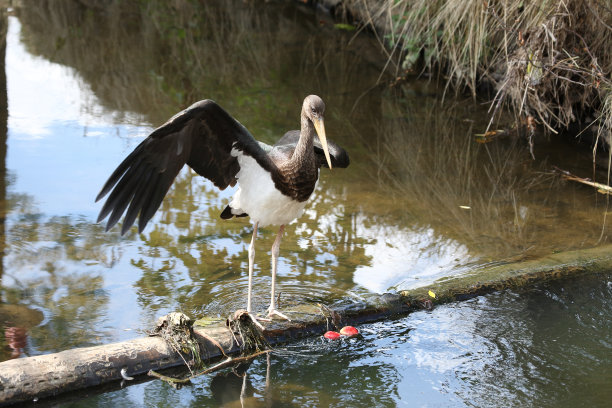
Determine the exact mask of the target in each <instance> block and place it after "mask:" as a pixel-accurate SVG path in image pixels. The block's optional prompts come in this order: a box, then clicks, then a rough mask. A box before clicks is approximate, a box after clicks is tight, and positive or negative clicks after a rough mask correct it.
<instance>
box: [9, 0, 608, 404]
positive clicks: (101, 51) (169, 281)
mask: <svg viewBox="0 0 612 408" xmlns="http://www.w3.org/2000/svg"><path fill="white" fill-rule="evenodd" d="M92 4H93V3H92ZM126 7H128V8H130V9H128V10H124V9H121V7H120V6H116V5H115V6H111V7H108V8H107V9H106V10H105V11H104V12H101V11H99V10H96V9H85V8H84V7H83V6H80V5H79V3H75V4H71V3H61V4H55V5H54V4H53V3H51V2H50V3H47V2H42V1H36V2H27V1H24V2H23V6H22V7H21V8H19V9H17V10H16V11H15V13H13V14H14V15H11V16H9V17H8V18H6V19H5V20H4V22H5V24H7V25H8V34H7V40H6V50H7V51H6V89H7V91H6V100H7V101H8V119H5V120H4V123H5V126H6V127H7V128H8V131H7V132H6V135H7V138H6V140H5V141H6V143H5V145H6V151H7V152H6V159H5V165H4V168H3V177H2V182H3V185H2V186H0V187H2V188H0V190H1V191H2V194H3V195H2V196H1V197H0V198H1V200H0V204H2V212H3V214H4V234H3V235H2V238H3V239H2V247H3V249H4V251H3V260H2V265H3V268H2V271H1V273H0V278H1V286H0V300H1V301H0V317H1V318H2V321H3V323H2V325H3V327H4V334H3V335H4V337H0V345H1V346H2V347H1V348H0V360H4V359H7V358H10V357H11V356H13V357H14V356H16V355H19V354H21V355H22V356H25V355H36V354H42V353H49V352H54V351H60V350H65V349H68V348H71V347H77V346H87V345H92V344H103V343H107V342H111V341H118V340H124V339H129V338H133V337H137V336H139V335H141V334H142V332H143V331H144V330H146V329H148V328H149V327H151V325H152V322H153V321H154V320H155V319H156V318H157V317H158V316H160V315H163V314H164V313H166V312H169V311H175V310H181V311H184V312H186V313H187V314H189V315H192V316H203V315H207V316H223V317H224V316H226V315H227V314H228V313H229V312H230V311H233V310H235V309H237V308H240V307H244V304H243V303H244V299H245V297H246V281H247V276H246V264H247V253H246V248H247V244H248V242H249V240H250V234H251V226H250V224H249V223H248V221H246V220H244V219H240V220H234V221H229V222H227V221H222V220H220V219H219V218H218V214H219V213H220V212H221V211H222V209H223V208H224V206H225V204H226V203H227V202H228V200H229V197H230V196H231V194H232V191H230V190H226V191H223V192H218V191H217V190H216V189H215V188H214V187H213V186H212V184H210V183H208V182H207V181H205V180H202V179H201V178H199V177H197V176H195V175H194V174H193V173H192V172H190V171H188V170H185V171H183V172H182V173H181V174H180V175H179V177H178V179H177V182H176V184H175V186H174V188H173V189H172V190H171V192H170V193H169V196H168V197H167V199H166V200H165V202H164V203H163V204H162V207H161V209H160V211H158V213H157V214H156V216H155V217H154V219H153V220H152V223H151V224H150V225H149V226H148V228H147V230H145V232H144V233H143V234H141V235H139V234H137V233H136V232H135V231H131V232H130V233H129V234H128V235H126V236H125V237H123V238H122V237H120V236H119V233H118V231H116V230H111V231H110V232H108V233H105V232H104V227H103V225H98V224H95V219H96V216H97V212H98V211H99V209H100V206H101V205H100V204H95V203H94V202H93V199H94V197H95V196H96V194H97V192H98V190H99V188H100V187H101V186H102V184H103V183H104V181H105V180H106V177H108V175H109V174H110V173H111V172H112V170H113V169H114V167H115V166H116V165H117V164H118V163H119V161H120V160H121V159H122V158H123V157H124V156H125V155H127V154H128V153H129V152H130V151H131V149H133V148H134V147H135V146H136V145H137V144H138V143H139V142H140V141H141V140H142V139H143V138H144V137H146V135H147V134H148V133H149V132H150V131H151V130H152V129H153V128H155V127H156V126H158V125H159V124H161V123H163V122H164V121H165V120H166V119H167V118H169V117H170V116H171V115H172V114H174V113H175V112H176V111H177V110H178V109H180V108H183V107H185V106H187V105H189V104H190V103H192V102H194V101H196V100H198V99H202V98H206V97H209V98H213V99H215V100H216V101H217V102H218V103H220V104H221V105H222V106H224V107H225V108H226V109H227V110H228V111H229V112H230V113H232V114H233V115H234V116H235V117H236V118H238V119H239V120H240V121H241V122H242V123H243V124H244V125H245V126H247V128H249V130H250V131H251V132H252V133H253V134H254V135H256V137H258V138H259V139H261V140H262V141H264V142H268V143H271V142H273V141H274V140H275V139H277V138H278V137H279V136H280V135H281V134H282V133H283V132H284V131H286V130H288V129H293V128H296V127H297V126H298V125H299V122H298V119H299V116H298V115H299V108H300V104H301V100H302V99H303V97H304V96H305V95H307V94H310V93H316V94H319V95H321V96H322V97H323V98H324V100H325V102H326V105H327V111H326V128H327V133H328V137H330V138H331V139H333V140H334V141H336V142H337V143H339V144H340V145H342V146H343V147H345V148H346V149H347V151H348V152H349V154H350V155H351V161H352V163H351V166H350V167H349V168H348V169H346V170H342V169H338V170H333V171H331V172H329V171H325V170H324V171H322V177H321V181H320V183H319V186H318V189H317V190H316V192H315V196H314V197H313V199H312V203H311V204H310V205H309V207H308V209H307V211H306V213H305V215H304V216H303V217H302V218H300V219H299V220H298V221H297V222H295V223H294V224H292V225H290V226H289V227H288V228H287V232H286V235H285V238H284V240H283V244H282V245H281V259H280V262H279V279H278V290H279V291H281V292H282V293H283V295H282V299H283V302H284V307H290V306H291V304H294V303H302V302H321V301H323V302H326V303H328V302H332V301H334V300H336V299H340V298H343V297H346V296H352V295H360V294H368V293H372V292H384V291H385V290H387V289H389V288H392V287H393V288H399V289H403V288H411V287H416V286H419V285H422V284H425V283H427V282H431V281H433V280H435V279H437V278H439V277H443V276H449V275H453V274H460V273H462V272H465V271H468V270H471V269H473V268H475V267H478V266H481V265H485V264H487V263H490V262H500V261H514V260H521V259H529V258H535V257H537V256H540V255H542V254H547V253H550V252H553V251H563V250H568V249H578V248H588V247H591V246H594V245H597V244H599V243H601V242H607V241H608V239H609V232H608V229H607V218H606V217H605V214H606V211H609V210H608V209H607V202H606V200H605V198H602V196H601V195H598V194H597V193H595V192H594V191H593V190H591V189H589V188H586V187H584V186H581V185H576V184H569V183H567V182H563V181H562V180H560V178H559V177H558V176H557V175H555V174H552V172H551V169H552V168H553V166H555V165H556V166H559V167H561V168H563V169H567V170H570V171H572V172H574V173H576V174H579V175H582V176H593V171H592V162H591V156H590V154H591V152H590V150H589V149H588V148H584V149H582V148H577V147H575V146H573V145H572V144H570V143H568V144H567V145H563V143H561V145H560V146H559V144H555V145H554V146H553V145H552V144H551V143H549V142H548V141H546V139H545V138H543V137H539V138H538V139H537V140H536V146H535V153H536V157H537V160H536V161H533V160H531V158H530V156H529V154H528V151H527V148H526V146H525V144H524V143H523V142H520V141H516V138H514V137H511V138H501V139H499V140H496V141H495V142H493V143H489V144H486V145H480V144H477V143H475V142H474V136H473V135H474V133H480V132H482V131H483V129H484V127H486V123H487V122H488V116H487V113H486V109H487V106H486V105H483V104H480V103H478V102H474V101H472V100H470V99H463V98H461V97H460V96H459V97H450V96H448V95H447V97H446V98H445V99H444V100H442V98H441V94H442V90H441V89H438V88H436V86H435V83H433V82H427V81H424V80H414V81H410V82H408V83H406V84H402V85H401V86H397V87H390V86H389V83H390V82H391V81H392V76H391V74H389V73H386V74H382V75H381V72H382V71H381V69H382V67H381V66H380V61H383V59H382V58H383V57H382V56H381V54H380V50H379V47H378V44H377V43H376V41H375V40H374V39H373V38H372V37H370V36H367V35H363V36H357V37H355V36H354V33H351V32H344V31H341V30H337V29H334V28H333V25H332V24H331V23H330V21H329V20H327V19H326V18H325V16H324V15H319V14H315V13H313V12H312V11H311V10H310V9H308V8H301V7H298V6H296V5H294V4H284V3H281V4H276V3H271V4H266V5H265V7H264V6H262V5H259V6H255V5H253V4H250V3H248V4H246V5H245V4H243V2H236V4H234V3H232V2H218V3H217V2H206V4H205V6H203V7H200V8H197V9H195V8H192V7H194V6H192V5H190V3H181V4H180V5H179V7H178V9H177V10H175V11H173V12H172V13H164V12H163V11H160V10H161V9H162V8H163V6H162V5H157V6H154V5H149V6H148V9H147V10H145V11H143V10H140V9H138V7H137V6H135V5H131V6H130V5H128V6H126ZM183 27H187V28H188V29H185V28H183ZM379 79H380V82H378V83H377V81H379ZM434 82H435V81H434ZM0 96H1V95H0ZM0 119H2V118H0ZM595 176H596V178H597V179H598V180H604V179H605V172H598V173H596V174H595ZM466 206H467V207H470V208H469V209H465V208H462V207H466ZM274 235H275V229H274V227H271V228H265V229H262V230H261V232H260V234H259V238H258V241H257V248H258V252H257V258H256V268H255V287H254V289H255V307H256V309H257V310H264V309H265V308H266V307H267V303H266V302H267V299H269V286H270V277H269V271H270V259H269V248H270V247H271V245H272V242H273V239H274ZM609 281H610V276H608V275H606V276H598V277H596V278H592V279H591V280H589V281H584V282H583V281H576V282H566V283H563V284H560V285H558V286H554V287H551V288H548V287H540V288H536V289H534V290H531V291H527V292H523V293H513V292H502V293H498V294H493V295H490V296H487V297H484V298H478V299H475V300H472V301H469V302H466V303H462V304H453V305H447V306H444V307H440V308H437V309H435V310H434V311H433V312H422V313H416V314H414V315H411V316H409V317H406V318H403V319H399V320H396V321H393V322H384V323H377V324H373V325H368V326H364V327H362V328H361V329H362V332H363V333H364V335H363V337H362V338H360V339H355V340H351V341H349V342H344V343H334V344H327V343H321V341H320V339H309V340H307V341H306V343H305V344H300V345H297V346H293V345H292V346H287V350H286V351H284V352H279V353H275V354H274V355H273V356H272V357H271V362H270V363H271V367H270V370H269V372H270V376H271V380H272V381H271V385H269V387H268V392H267V393H266V391H265V388H266V387H265V378H266V369H267V364H266V361H265V358H264V359H261V360H256V361H255V362H253V364H252V365H251V367H250V368H249V369H248V371H247V373H248V376H247V380H248V390H249V392H248V393H247V394H248V396H249V401H250V402H251V403H253V404H255V405H257V404H264V403H266V401H272V402H273V403H274V404H277V405H283V404H286V403H294V404H295V405H298V406H300V405H306V406H308V405H310V406H316V405H317V404H319V405H326V404H327V403H334V404H336V405H345V406H359V405H361V406H372V405H382V406H393V405H406V406H412V405H426V406H448V405H456V406H462V405H467V406H472V405H475V406H488V405H499V406H507V405H513V403H512V401H514V400H516V401H518V402H520V403H521V404H519V405H530V404H533V405H543V406H561V405H565V406H575V405H581V401H586V402H589V403H592V404H603V402H604V401H606V398H607V399H609V397H610V394H609V391H608V390H609V389H610V386H609V385H610V384H611V383H612V382H611V381H610V375H611V374H610V372H611V371H610V367H611V361H610V343H609V338H610V334H612V332H611V330H610V326H609V321H610V318H611V317H612V313H611V311H610V309H609V305H606V299H609V295H610V286H609V283H608V282H609ZM282 308H283V304H281V309H282ZM5 316H8V317H5ZM16 320H18V321H19V322H21V323H19V324H17V323H15V321H16ZM584 321H588V322H589V323H588V324H586V325H583V322H584ZM457 322H460V323H461V324H457ZM498 322H502V323H503V324H499V323H498ZM542 326H545V327H548V328H549V330H550V331H549V332H545V333H542V331H541V330H540V328H541V327H542ZM17 329H20V330H17ZM582 333H584V335H583V334H582ZM0 336H1V334H0ZM553 339H556V340H557V342H554V341H553ZM559 345H562V346H559ZM567 350H572V353H571V358H567V354H568V353H567ZM232 376H233V374H229V373H228V372H224V373H221V374H219V375H217V376H215V377H211V378H201V379H199V380H198V381H197V382H196V384H195V385H194V386H192V387H188V388H185V389H182V390H180V391H174V390H172V389H169V388H168V387H166V386H165V385H163V384H161V383H157V382H149V383H146V384H142V385H138V386H132V387H128V388H126V389H125V390H121V391H114V392H110V393H106V394H102V395H98V396H95V397H92V399H85V400H82V401H81V402H77V403H75V404H77V405H81V404H82V405H85V406H93V405H108V404H110V403H112V404H114V405H128V406H129V405H133V406H142V405H175V403H174V402H175V401H178V404H179V405H196V404H203V405H215V404H217V402H215V398H217V393H218V390H219V389H224V390H225V389H227V391H224V392H227V393H229V395H230V397H228V398H230V399H231V400H232V401H234V402H233V403H234V404H237V403H238V401H237V400H236V398H235V397H236V389H237V390H238V394H239V391H240V387H241V386H242V378H238V377H235V376H234V377H232ZM213 383H214V384H213ZM217 384H220V385H219V387H220V388H218V386H217ZM578 384H586V385H585V386H584V387H582V386H579V385H578ZM236 387H238V388H236ZM145 396H146V399H145ZM563 396H565V397H563ZM266 398H269V400H268V399H266ZM231 404H232V403H230V405H231ZM585 405H588V404H585Z"/></svg>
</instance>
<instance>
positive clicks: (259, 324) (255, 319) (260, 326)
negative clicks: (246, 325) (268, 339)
mask: <svg viewBox="0 0 612 408" xmlns="http://www.w3.org/2000/svg"><path fill="white" fill-rule="evenodd" d="M247 313H249V312H247ZM249 318H250V319H251V321H252V322H253V323H254V324H255V326H257V327H258V328H259V330H261V331H263V330H264V329H265V327H263V325H262V324H261V323H259V322H258V321H257V319H258V317H256V316H255V315H254V314H252V313H249ZM259 320H263V319H259Z"/></svg>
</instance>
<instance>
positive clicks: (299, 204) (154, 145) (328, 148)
mask: <svg viewBox="0 0 612 408" xmlns="http://www.w3.org/2000/svg"><path fill="white" fill-rule="evenodd" d="M324 111H325V104H324V103H323V100H321V98H319V97H318V96H315V95H310V96H308V97H306V98H305V99H304V103H303V104H302V113H301V130H300V131H297V130H295V131H289V132H287V133H286V134H285V135H284V136H283V137H282V138H281V139H280V140H279V141H278V142H277V143H276V144H275V145H274V146H268V145H266V144H264V143H259V142H257V141H256V140H255V139H254V138H253V136H252V135H251V134H250V133H249V131H248V130H247V129H246V128H245V127H244V126H242V124H240V123H239V122H238V121H237V120H235V119H234V118H233V117H232V116H230V115H229V114H228V113H227V112H226V111H225V110H224V109H223V108H221V107H220V106H219V105H217V104H216V103H215V102H213V101H211V100H203V101H200V102H197V103H195V104H193V105H192V106H190V107H189V108H187V109H185V110H184V111H182V112H180V113H178V114H177V115H175V116H173V117H172V118H171V119H170V120H169V121H168V122H166V123H165V124H164V125H162V126H161V127H159V128H157V129H156V130H154V131H153V132H152V133H151V134H150V135H149V136H148V137H147V138H146V139H145V140H143V141H142V143H140V144H139V145H138V146H137V147H136V148H135V149H134V151H132V153H130V154H129V155H128V156H127V157H126V158H125V160H123V162H121V164H119V166H118V167H117V169H116V170H115V171H114V172H113V173H112V174H111V176H110V177H109V179H108V181H107V182H106V183H105V184H104V186H103V187H102V190H101V191H100V193H99V194H98V196H97V197H96V201H98V200H100V199H102V198H103V197H104V196H106V195H107V194H108V198H107V199H106V202H105V203H104V205H103V206H102V209H101V210H100V215H99V216H98V222H100V221H101V220H103V219H104V218H106V217H108V222H107V224H106V229H107V230H109V229H110V228H112V227H113V226H114V225H115V224H116V223H117V222H118V221H119V219H120V218H121V216H122V214H123V213H125V218H124V220H123V226H122V228H121V234H125V233H126V232H127V231H128V229H129V228H130V227H131V226H132V224H134V222H135V221H136V218H139V220H138V231H139V232H142V231H143V229H144V228H145V226H146V224H147V223H148V222H149V220H150V219H151V217H153V215H154V214H155V211H157V209H158V208H159V206H160V205H161V202H162V200H163V198H164V196H165V195H166V193H167V192H168V190H169V188H170V186H171V185H172V182H173V181H174V179H175V178H176V176H177V175H178V173H179V171H180V170H181V169H182V168H183V166H184V165H185V164H187V165H188V166H189V167H191V168H192V169H193V170H195V171H196V172H197V173H198V174H199V175H201V176H203V177H206V178H207V179H209V180H211V181H212V182H213V183H214V184H215V186H217V187H218V188H220V189H221V190H223V189H225V188H226V187H227V186H234V185H235V184H236V182H238V183H239V188H238V190H237V191H236V193H235V195H234V198H233V200H232V202H231V203H230V204H229V205H228V206H227V207H226V208H225V210H224V211H223V212H222V213H221V218H224V219H226V218H231V217H232V216H238V217H239V216H246V215H247V214H248V215H249V216H250V217H251V219H252V220H253V223H254V234H253V241H252V242H251V247H250V252H251V249H253V242H254V238H255V235H256V233H257V227H258V225H268V224H277V225H281V229H280V231H279V235H278V236H277V240H276V241H275V246H274V247H273V258H274V257H275V253H276V256H277V255H278V246H279V245H280V236H281V235H282V231H283V228H284V224H286V223H288V222H290V221H291V220H293V219H295V218H296V217H299V216H300V215H301V213H302V211H303V208H304V205H305V202H306V200H308V198H309V197H310V195H311V194H312V192H313V190H314V187H315V185H316V182H317V179H318V176H319V169H320V168H321V167H328V168H331V167H347V166H348V165H349V158H348V154H347V153H346V151H344V149H342V148H341V147H339V146H338V145H336V144H335V143H333V142H328V141H327V139H326V135H325V128H324V125H323V113H324ZM315 136H318V137H317V138H315ZM275 250H276V252H274V251H275ZM249 261H250V263H249V276H251V275H252V258H251V256H249ZM275 273H276V262H273V277H274V275H275ZM272 291H273V292H274V278H273V290H272ZM250 294H251V291H250V284H249V300H248V306H247V310H249V311H250ZM273 294H274V293H273ZM269 313H270V314H279V315H280V313H279V312H277V311H276V310H275V309H274V296H272V302H271V306H270V312H269Z"/></svg>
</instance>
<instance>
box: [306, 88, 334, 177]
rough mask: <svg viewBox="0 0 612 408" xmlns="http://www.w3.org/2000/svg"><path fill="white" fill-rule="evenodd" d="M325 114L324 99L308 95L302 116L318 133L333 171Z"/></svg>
mask: <svg viewBox="0 0 612 408" xmlns="http://www.w3.org/2000/svg"><path fill="white" fill-rule="evenodd" d="M324 112H325V103H324V102H323V99H321V98H320V97H318V96H317V95H308V96H307V97H306V98H305V99H304V103H303V104H302V115H304V116H306V118H307V119H308V120H309V121H311V122H312V124H313V125H314V128H315V131H316V132H317V137H318V138H319V140H320V141H321V146H322V147H323V153H325V159H326V160H327V164H328V165H329V168H330V169H331V168H332V164H331V158H330V157H329V149H328V148H327V136H326V135H325V125H324V122H323V113H324Z"/></svg>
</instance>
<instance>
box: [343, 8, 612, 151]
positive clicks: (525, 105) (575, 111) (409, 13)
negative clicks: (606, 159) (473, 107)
mask: <svg viewBox="0 0 612 408" xmlns="http://www.w3.org/2000/svg"><path fill="white" fill-rule="evenodd" d="M350 3H352V4H351V6H352V7H353V8H355V9H359V10H364V13H363V16H362V17H363V19H365V20H366V22H368V23H370V24H373V25H375V26H377V27H379V28H382V29H385V28H386V29H387V30H388V29H389V28H391V31H390V32H389V33H388V34H387V37H386V40H387V42H388V44H387V45H390V46H391V52H390V56H394V55H400V54H401V58H400V61H401V65H398V69H423V70H426V71H438V72H441V73H443V74H444V75H445V77H446V81H447V82H446V83H447V84H449V85H451V84H452V85H453V86H454V88H455V89H457V90H464V89H467V90H469V91H470V92H471V93H472V94H474V95H475V94H476V92H477V90H478V88H479V86H480V85H482V84H484V83H487V84H492V85H493V87H494V88H495V90H496V92H497V93H496V95H495V98H494V100H493V103H492V115H491V116H492V119H493V117H494V116H495V113H496V112H497V111H498V109H499V108H500V107H501V106H503V105H504V104H507V105H509V106H510V107H511V108H512V109H513V110H514V111H515V112H516V114H517V118H519V119H520V120H521V122H522V123H524V124H526V125H527V130H528V132H529V133H530V134H532V132H533V129H534V126H535V125H537V124H540V125H542V126H543V127H544V128H545V129H547V130H548V131H549V132H552V133H557V132H558V131H559V130H560V129H563V128H567V127H569V126H570V125H573V124H579V125H580V126H581V127H582V129H586V128H588V127H591V129H592V130H594V134H595V138H594V139H596V143H599V142H605V144H607V145H608V146H609V145H610V141H611V137H612V133H611V130H612V119H611V118H612V76H611V73H612V53H611V52H610V50H612V5H610V3H609V2H606V1H605V0H562V1H557V0H554V1H553V0H545V1H533V0H532V1H517V0H490V1H486V0H395V1H391V0H389V1H385V2H375V1H372V0H352V1H351V2H350Z"/></svg>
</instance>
